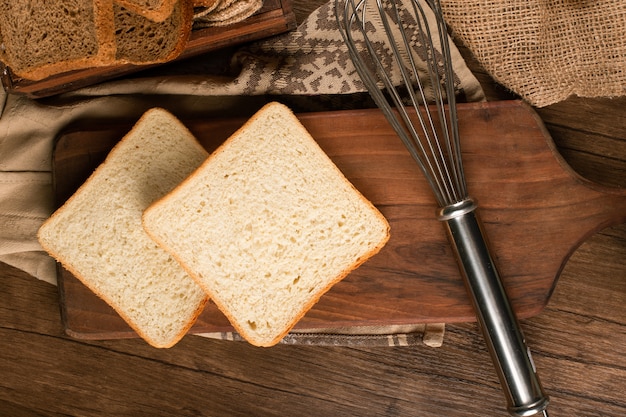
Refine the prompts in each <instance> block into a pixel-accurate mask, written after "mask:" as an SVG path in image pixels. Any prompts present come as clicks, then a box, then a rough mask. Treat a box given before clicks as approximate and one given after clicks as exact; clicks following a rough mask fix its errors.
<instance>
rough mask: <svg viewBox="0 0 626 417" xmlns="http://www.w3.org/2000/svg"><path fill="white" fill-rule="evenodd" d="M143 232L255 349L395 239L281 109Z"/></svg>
mask: <svg viewBox="0 0 626 417" xmlns="http://www.w3.org/2000/svg"><path fill="white" fill-rule="evenodd" d="M144 227H145V228H146V230H147V231H148V233H149V234H150V235H152V236H153V237H154V239H155V240H156V241H158V242H160V243H161V244H162V245H163V247H164V248H166V249H167V250H168V251H170V252H171V253H172V254H173V255H174V256H175V257H176V258H178V259H179V261H180V262H181V263H182V264H183V265H184V266H185V267H186V268H187V269H188V271H190V273H191V274H192V275H193V276H194V277H195V278H196V279H197V280H198V282H199V283H200V284H201V286H202V287H203V288H205V290H206V291H207V292H208V294H209V295H210V296H211V297H212V298H213V300H214V301H215V303H216V304H217V305H218V307H219V308H220V309H221V310H222V311H223V312H224V313H225V314H226V316H227V317H228V318H229V319H230V321H231V323H232V324H233V326H234V327H235V328H236V329H237V330H238V331H239V332H240V333H241V335H242V336H243V337H244V338H246V339H247V340H248V341H249V342H250V343H252V344H254V345H258V346H271V345H273V344H275V343H277V342H278V341H279V340H280V339H281V338H282V337H283V336H284V335H285V334H286V333H287V332H288V331H289V330H290V329H291V328H292V327H293V325H294V324H295V323H296V322H297V320H298V319H299V318H301V317H302V316H303V315H304V314H305V312H306V311H308V310H309V309H310V308H311V307H312V306H313V305H314V303H315V302H316V301H317V300H318V299H319V297H320V296H321V295H322V294H323V293H325V292H326V291H327V290H328V289H330V287H331V286H332V285H334V284H335V283H336V282H338V281H339V280H341V279H342V278H343V277H345V276H346V275H347V274H348V273H349V272H350V271H352V270H353V269H355V268H356V267H358V266H359V265H360V264H361V263H363V262H364V261H365V260H367V259H368V258H369V257H371V256H373V255H374V254H375V253H376V252H378V251H379V250H380V248H382V246H383V245H384V244H385V243H386V241H387V240H388V238H389V225H388V223H387V221H386V220H385V219H384V217H383V216H382V215H381V214H380V212H379V211H378V210H377V209H376V208H375V207H374V206H373V205H372V204H371V203H370V202H369V201H367V200H366V199H365V198H364V197H363V196H362V195H361V194H360V193H359V192H358V191H357V190H356V189H355V188H354V187H353V185H352V184H351V183H349V182H348V180H347V179H346V178H345V177H344V176H343V174H342V173H341V172H340V171H339V169H338V168H337V167H336V166H335V165H334V163H333V162H332V161H331V160H330V159H329V158H328V156H327V155H326V154H325V153H324V152H323V151H322V149H321V148H320V147H319V146H318V145H317V143H316V142H315V140H314V139H313V138H312V137H311V136H310V134H309V133H308V132H307V131H306V129H305V128H304V127H303V126H302V125H301V124H300V122H299V121H298V119H297V118H296V117H295V116H294V115H293V113H292V112H291V111H290V110H289V109H288V108H287V107H285V106H283V105H281V104H278V103H271V104H269V105H267V106H265V107H264V108H263V109H261V110H260V111H259V112H258V113H257V114H256V115H255V116H254V117H253V118H252V119H251V120H250V121H248V122H247V123H246V124H245V125H244V126H243V127H242V128H241V129H240V130H239V131H238V132H236V133H235V134H234V135H233V136H232V137H230V138H229V139H228V140H227V141H226V142H225V143H224V144H223V145H222V146H221V147H220V148H219V149H218V150H217V151H216V152H215V153H214V154H213V155H211V157H210V158H209V159H208V160H207V161H206V162H205V163H204V164H203V165H202V166H201V167H200V168H199V169H198V170H197V171H196V172H194V173H193V174H192V175H191V176H190V177H189V178H188V179H187V180H186V181H184V182H183V183H182V184H181V185H180V186H179V187H177V188H176V189H175V190H174V191H173V192H172V193H170V194H168V195H167V196H166V197H164V198H163V199H161V200H159V201H158V202H156V203H155V204H153V205H152V206H151V207H149V208H148V210H147V211H146V212H145V213H144Z"/></svg>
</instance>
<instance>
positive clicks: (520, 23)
mask: <svg viewBox="0 0 626 417" xmlns="http://www.w3.org/2000/svg"><path fill="white" fill-rule="evenodd" d="M442 8H443V11H444V15H445V18H446V20H447V22H448V24H449V25H450V27H451V28H452V30H453V31H454V35H455V37H456V38H457V39H459V40H460V41H461V42H463V44H464V45H465V46H466V47H467V48H468V49H469V50H470V51H471V52H472V53H473V54H474V55H475V57H476V59H477V60H478V61H479V62H480V63H481V64H482V66H483V67H484V68H485V70H486V71H487V72H489V73H490V75H491V76H492V77H493V78H494V79H495V80H496V81H498V82H499V83H501V84H502V85H504V86H505V87H507V88H509V89H510V90H512V91H513V92H515V93H517V94H519V95H520V96H521V97H522V98H524V99H525V100H526V101H528V102H529V103H530V104H532V105H534V106H537V107H543V106H547V105H550V104H553V103H556V102H559V101H562V100H565V99H566V98H568V97H570V96H572V95H577V96H581V97H617V96H623V95H626V36H624V34H626V2H624V1H623V0H598V1H593V2H592V1H582V0H578V1H574V0H550V1H545V0H479V1H474V2H468V1H466V0H442Z"/></svg>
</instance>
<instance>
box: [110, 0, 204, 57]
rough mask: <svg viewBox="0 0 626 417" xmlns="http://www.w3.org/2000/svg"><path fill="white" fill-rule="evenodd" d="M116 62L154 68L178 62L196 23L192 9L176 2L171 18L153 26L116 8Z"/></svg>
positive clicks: (127, 10)
mask: <svg viewBox="0 0 626 417" xmlns="http://www.w3.org/2000/svg"><path fill="white" fill-rule="evenodd" d="M113 11H114V27H115V44H116V53H115V59H116V60H117V61H118V62H124V63H130V64H153V63H161V62H166V61H169V60H171V59H174V58H176V57H177V56H178V55H179V54H180V53H181V52H182V51H183V49H184V48H185V45H186V44H187V39H188V38H189V34H190V33H191V25H192V23H193V7H191V3H190V2H189V1H187V0H183V1H177V2H176V4H175V5H174V8H173V10H172V13H171V14H170V16H169V17H168V18H167V19H165V20H163V21H162V22H154V21H153V20H150V19H148V18H146V17H144V16H143V15H141V14H138V13H135V12H134V11H132V10H130V9H127V8H125V7H123V6H121V5H118V4H114V6H113Z"/></svg>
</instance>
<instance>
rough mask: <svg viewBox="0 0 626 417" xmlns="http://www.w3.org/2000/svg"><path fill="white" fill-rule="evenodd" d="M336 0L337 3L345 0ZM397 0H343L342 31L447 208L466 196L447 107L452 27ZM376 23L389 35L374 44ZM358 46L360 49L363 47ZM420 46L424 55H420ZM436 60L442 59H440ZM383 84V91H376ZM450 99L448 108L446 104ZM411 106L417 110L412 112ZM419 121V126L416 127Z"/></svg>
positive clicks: (450, 109)
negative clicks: (449, 30) (421, 64)
mask: <svg viewBox="0 0 626 417" xmlns="http://www.w3.org/2000/svg"><path fill="white" fill-rule="evenodd" d="M336 1H337V5H338V4H339V1H341V0H336ZM397 1H398V0H371V3H374V4H375V7H368V5H369V4H370V3H369V2H368V0H345V2H344V4H343V13H342V15H341V16H339V15H338V16H337V18H338V20H340V24H339V27H340V30H341V31H342V34H343V36H344V38H345V39H346V44H347V46H348V48H349V53H350V54H351V56H355V57H358V59H353V62H354V64H355V67H356V69H357V72H358V73H359V74H360V75H361V79H362V81H363V83H364V84H365V86H366V88H367V89H368V90H369V91H370V93H371V95H372V98H373V99H374V101H375V102H376V104H377V105H378V107H379V108H380V109H381V110H382V111H383V113H384V115H385V117H386V118H387V119H388V121H389V122H390V123H391V125H392V127H393V128H394V130H395V131H396V132H397V133H398V136H400V139H401V140H402V141H403V143H404V145H405V146H406V148H407V149H408V150H409V153H410V154H411V156H412V157H413V159H415V161H416V162H417V163H418V165H419V167H420V168H421V170H422V171H423V173H424V175H425V177H426V179H427V181H428V183H429V185H430V186H431V188H432V189H433V192H434V194H435V197H436V199H437V202H438V204H439V205H440V206H442V207H443V206H447V205H450V204H454V203H457V202H459V201H462V200H464V199H465V198H467V189H466V185H465V179H464V174H463V167H462V161H461V158H460V154H461V151H460V141H459V134H458V126H457V119H456V110H455V108H454V107H455V106H454V104H455V103H454V101H452V102H451V103H450V100H454V97H455V94H454V85H453V82H452V81H453V79H454V78H453V77H454V75H453V72H452V68H451V66H450V65H449V64H448V63H449V62H451V61H450V60H447V59H446V57H449V56H450V50H449V45H448V41H447V27H446V26H445V22H444V21H443V19H441V18H439V16H438V15H437V14H435V16H434V18H429V15H428V14H427V12H426V11H425V9H424V7H423V6H422V4H421V3H420V1H419V0H411V6H412V7H411V9H410V10H407V9H406V8H401V7H400V6H398V4H397ZM431 3H432V1H428V4H429V5H430V6H431V7H433V6H436V5H433V4H431ZM336 10H337V13H339V12H340V10H341V8H340V7H336ZM433 19H434V23H433ZM374 23H380V25H381V26H382V33H384V34H385V38H383V39H382V40H371V39H370V33H369V31H371V30H372V26H371V25H373V24H374ZM432 24H436V27H437V28H436V31H434V33H435V34H436V36H437V38H438V42H437V43H438V44H439V45H440V48H441V52H439V51H437V50H436V48H435V46H434V45H435V42H434V39H433V35H432V34H431V32H432V31H431V27H430V26H431V25H432ZM411 29H416V30H414V31H412V30H411ZM409 33H410V34H411V36H409ZM357 45H362V46H363V47H362V48H361V49H360V50H359V49H357ZM414 45H417V46H418V48H414ZM419 48H421V52H420V51H417V49H419ZM418 52H419V53H421V54H422V55H423V56H424V59H423V61H424V64H425V67H426V74H425V76H426V78H425V80H423V78H424V77H423V76H421V74H420V71H419V70H418V65H417V63H416V60H415V56H414V55H415V54H417V53H418ZM439 56H442V58H440V59H438V57H439ZM439 66H441V68H439ZM427 83H429V84H428V85H427ZM380 84H382V87H383V88H384V91H383V90H381V89H380V88H379V85H380ZM429 87H430V90H432V94H433V96H434V100H432V101H434V102H435V105H434V106H435V110H436V113H437V114H438V122H439V127H440V129H437V128H436V125H437V123H436V122H435V117H434V115H433V113H434V111H433V110H431V107H430V106H428V105H426V103H428V102H429V101H431V100H429V99H428V95H427V90H428V89H429ZM403 94H404V95H406V96H403ZM445 100H448V102H449V104H450V105H449V106H445V104H444V103H445ZM409 108H412V110H413V111H412V112H411V113H409V110H408V109H409ZM414 119H417V122H418V123H414V122H413V120H414ZM416 125H418V126H419V128H420V130H419V131H418V130H417V128H416Z"/></svg>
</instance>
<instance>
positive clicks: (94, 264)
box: [38, 109, 208, 347]
mask: <svg viewBox="0 0 626 417" xmlns="http://www.w3.org/2000/svg"><path fill="white" fill-rule="evenodd" d="M207 156H208V153H207V152H206V151H205V150H204V148H202V146H201V145H200V144H199V143H198V142H197V141H196V139H195V138H194V137H193V135H192V134H191V133H190V132H189V131H188V130H187V129H186V128H185V127H184V126H183V125H182V124H181V123H180V122H179V121H178V120H177V119H176V118H175V117H174V116H172V115H171V114H169V113H168V112H166V111H165V110H162V109H152V110H149V111H148V112H146V113H145V114H144V115H143V116H142V117H141V119H140V120H139V121H138V122H137V124H136V125H135V126H134V127H133V129H132V130H131V131H130V132H129V133H128V134H127V135H126V136H124V138H123V139H122V140H121V141H120V142H119V143H118V144H117V145H116V146H115V147H114V148H113V150H112V151H111V152H110V153H109V155H108V156H107V158H106V160H105V161H104V162H103V163H102V164H101V165H100V166H99V167H98V168H97V169H96V170H95V171H94V173H93V174H92V175H91V176H90V177H89V179H88V180H87V181H86V182H85V183H84V184H83V185H82V186H81V187H80V188H79V189H78V191H76V193H75V194H74V195H73V196H72V197H70V199H69V200H68V201H67V202H66V203H65V204H64V205H63V206H62V207H61V208H59V209H58V210H57V211H56V212H55V213H54V214H53V215H52V216H51V217H50V218H49V219H48V220H47V221H46V222H45V223H44V224H43V226H42V227H41V228H40V230H39V233H38V238H39V241H40V243H41V245H42V246H43V248H44V249H45V250H46V251H48V252H49V253H50V254H51V255H52V256H53V257H54V258H56V259H57V260H58V261H59V262H60V263H61V264H62V265H63V266H64V267H65V268H67V269H68V270H69V271H70V272H72V273H73V274H74V275H75V276H76V277H77V278H78V279H79V280H80V281H82V282H83V283H84V284H85V285H86V286H87V287H89V288H90V289H91V290H92V291H94V292H95V293H96V294H97V295H99V296H100V297H101V298H102V299H104V300H105V301H106V302H107V303H109V304H110V305H111V306H112V307H113V308H114V309H115V310H116V311H117V312H118V313H119V315H120V316H121V317H122V318H124V319H125V320H126V322H127V323H128V324H129V325H130V326H131V327H132V328H133V329H134V330H135V331H136V332H137V333H138V334H139V335H140V336H141V337H142V338H144V339H145V340H146V341H147V342H148V343H149V344H151V345H152V346H155V347H170V346H172V345H174V344H175V343H176V342H177V341H178V340H179V339H180V338H182V337H183V335H184V334H185V333H186V332H187V330H188V329H189V328H190V327H191V325H192V324H193V322H194V321H195V320H196V318H197V316H198V315H199V314H200V313H201V311H202V310H203V308H204V306H205V304H206V302H207V298H206V294H205V293H204V291H202V289H201V288H200V287H199V286H198V285H197V284H196V282H195V281H194V280H193V279H192V278H191V277H189V275H187V273H186V272H185V270H184V269H183V268H182V267H181V266H180V265H179V264H178V263H177V262H176V261H175V260H174V259H172V257H171V256H170V255H169V254H168V253H167V252H165V251H164V250H163V249H161V248H160V247H159V246H158V245H156V243H155V242H154V241H153V240H152V239H150V237H148V235H146V233H145V232H144V230H143V228H142V225H141V215H142V213H143V211H144V209H145V208H146V207H148V205H149V204H151V203H152V202H153V201H154V200H155V199H157V198H159V197H161V196H163V195H165V194H166V193H168V192H169V191H170V190H171V189H173V188H174V187H175V186H176V185H178V184H179V183H180V181H182V180H183V179H184V178H185V177H186V176H187V175H189V174H190V173H191V172H192V171H193V170H194V169H195V168H197V167H198V166H199V165H200V164H201V163H202V162H203V161H204V160H205V159H206V158H207Z"/></svg>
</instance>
